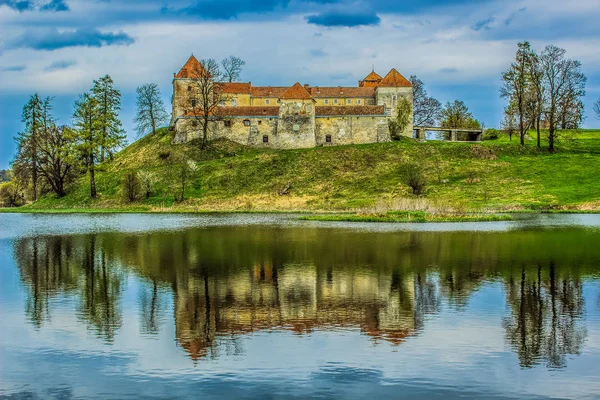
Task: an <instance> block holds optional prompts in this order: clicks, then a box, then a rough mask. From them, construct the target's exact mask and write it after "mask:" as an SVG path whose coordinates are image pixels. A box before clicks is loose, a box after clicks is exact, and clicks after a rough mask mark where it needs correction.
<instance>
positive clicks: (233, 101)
mask: <svg viewBox="0 0 600 400" xmlns="http://www.w3.org/2000/svg"><path fill="white" fill-rule="evenodd" d="M231 105H232V106H234V107H235V106H237V99H232V100H231Z"/></svg>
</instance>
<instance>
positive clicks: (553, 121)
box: [540, 45, 587, 152]
mask: <svg viewBox="0 0 600 400" xmlns="http://www.w3.org/2000/svg"><path fill="white" fill-rule="evenodd" d="M565 54H566V50H565V49H561V48H559V47H556V46H553V45H550V46H546V48H545V49H544V51H543V52H542V54H541V56H540V63H541V68H542V70H543V72H544V90H545V91H546V94H547V104H546V107H545V116H546V121H547V122H548V124H549V127H548V129H549V132H548V151H551V152H553V151H554V144H555V141H556V138H557V127H558V125H559V123H560V122H561V119H562V117H563V115H562V109H561V106H564V104H565V103H566V102H567V103H568V102H570V103H573V102H574V101H576V100H579V99H580V97H582V96H583V95H584V94H585V83H586V81H587V78H586V76H585V75H584V74H583V73H582V72H581V63H580V62H579V61H577V60H570V59H568V58H566V57H565Z"/></svg>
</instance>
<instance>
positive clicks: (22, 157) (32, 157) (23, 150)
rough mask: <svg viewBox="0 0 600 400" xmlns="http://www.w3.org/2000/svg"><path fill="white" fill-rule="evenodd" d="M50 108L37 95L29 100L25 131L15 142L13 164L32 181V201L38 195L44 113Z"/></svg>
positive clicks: (22, 174) (24, 119) (24, 111)
mask: <svg viewBox="0 0 600 400" xmlns="http://www.w3.org/2000/svg"><path fill="white" fill-rule="evenodd" d="M49 110H50V108H49V107H48V106H45V101H44V100H42V99H41V98H40V96H39V95H38V94H37V93H36V94H34V95H33V96H31V97H30V98H29V100H28V101H27V103H26V104H25V106H23V114H22V117H21V119H22V121H23V123H24V124H25V130H24V131H23V132H19V133H18V134H17V137H16V138H15V141H16V142H17V156H16V158H15V160H14V162H13V168H14V169H15V170H18V171H19V175H20V176H26V177H27V178H28V179H29V180H30V181H31V192H32V194H31V199H32V200H33V201H36V200H37V194H38V157H39V149H38V147H37V137H38V135H40V134H41V132H42V130H43V129H44V126H45V120H46V119H47V118H46V117H44V115H43V114H44V112H49Z"/></svg>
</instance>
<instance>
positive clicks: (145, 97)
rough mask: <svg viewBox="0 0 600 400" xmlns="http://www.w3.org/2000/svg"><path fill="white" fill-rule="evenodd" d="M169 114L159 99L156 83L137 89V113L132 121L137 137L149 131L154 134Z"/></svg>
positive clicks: (167, 118)
mask: <svg viewBox="0 0 600 400" xmlns="http://www.w3.org/2000/svg"><path fill="white" fill-rule="evenodd" d="M168 120H169V114H167V112H166V111H165V104H164V103H163V101H162V99H161V98H160V90H159V89H158V85H157V84H156V83H146V84H144V85H142V86H140V87H138V88H137V112H136V116H135V119H134V122H135V130H136V131H137V134H138V137H141V136H143V135H144V134H146V133H148V132H149V131H151V132H152V134H155V133H156V127H157V125H161V124H164V123H166V122H167V121H168Z"/></svg>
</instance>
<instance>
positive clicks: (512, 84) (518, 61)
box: [500, 42, 532, 145]
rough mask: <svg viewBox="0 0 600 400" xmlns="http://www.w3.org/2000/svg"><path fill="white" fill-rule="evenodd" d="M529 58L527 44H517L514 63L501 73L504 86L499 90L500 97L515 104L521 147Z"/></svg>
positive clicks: (523, 139)
mask: <svg viewBox="0 0 600 400" xmlns="http://www.w3.org/2000/svg"><path fill="white" fill-rule="evenodd" d="M531 58H532V51H531V46H530V45H529V42H523V43H519V44H518V49H517V54H516V56H515V61H514V62H512V63H511V64H510V67H509V68H508V69H507V70H506V71H504V72H503V73H502V80H503V81H504V84H503V86H502V88H501V89H500V95H501V96H502V97H504V98H506V99H509V101H510V102H514V104H515V111H516V113H517V116H518V118H519V136H520V139H521V144H522V145H524V144H525V133H526V132H527V130H526V127H525V115H526V96H527V92H528V91H529V85H530V79H529V65H530V62H531Z"/></svg>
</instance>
